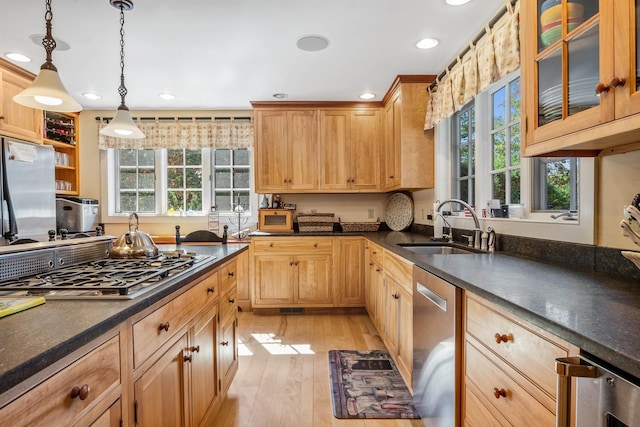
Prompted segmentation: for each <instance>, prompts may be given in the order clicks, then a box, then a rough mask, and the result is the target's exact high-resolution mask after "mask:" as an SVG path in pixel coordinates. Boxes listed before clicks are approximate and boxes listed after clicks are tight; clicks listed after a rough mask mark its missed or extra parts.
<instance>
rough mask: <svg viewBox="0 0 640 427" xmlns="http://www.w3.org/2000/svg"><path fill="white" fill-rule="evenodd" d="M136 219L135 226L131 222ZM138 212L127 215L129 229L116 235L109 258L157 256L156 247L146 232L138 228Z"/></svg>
mask: <svg viewBox="0 0 640 427" xmlns="http://www.w3.org/2000/svg"><path fill="white" fill-rule="evenodd" d="M133 218H135V219H136V224H135V227H134V226H133V224H132V220H133ZM139 224H140V222H139V220H138V214H137V213H135V212H132V213H131V215H129V231H127V232H126V233H124V234H123V235H121V236H120V237H118V239H117V240H116V242H115V243H114V245H113V247H112V248H111V250H110V251H109V256H110V257H111V258H154V257H157V256H158V247H157V246H156V245H155V243H153V240H152V239H151V237H149V235H148V234H147V233H143V232H142V231H139V230H138V226H139Z"/></svg>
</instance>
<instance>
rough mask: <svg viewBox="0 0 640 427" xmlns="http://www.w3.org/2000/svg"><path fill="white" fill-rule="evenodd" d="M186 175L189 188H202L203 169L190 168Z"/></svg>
mask: <svg viewBox="0 0 640 427" xmlns="http://www.w3.org/2000/svg"><path fill="white" fill-rule="evenodd" d="M185 175H186V178H187V188H202V168H188V169H187V170H186V171H185Z"/></svg>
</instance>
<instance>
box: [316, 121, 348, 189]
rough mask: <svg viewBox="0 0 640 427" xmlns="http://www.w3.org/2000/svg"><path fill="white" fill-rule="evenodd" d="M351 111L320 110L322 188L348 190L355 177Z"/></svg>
mask: <svg viewBox="0 0 640 427" xmlns="http://www.w3.org/2000/svg"><path fill="white" fill-rule="evenodd" d="M349 116H350V113H349V111H321V112H320V189H321V190H334V191H335V190H348V189H349V188H350V187H351V180H352V179H354V177H353V175H352V174H351V171H350V165H351V158H350V145H349V137H350V134H351V129H350V125H349Z"/></svg>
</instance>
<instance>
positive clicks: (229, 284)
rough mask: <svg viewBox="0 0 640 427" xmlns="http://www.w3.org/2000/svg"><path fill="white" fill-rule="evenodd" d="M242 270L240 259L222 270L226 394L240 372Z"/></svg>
mask: <svg viewBox="0 0 640 427" xmlns="http://www.w3.org/2000/svg"><path fill="white" fill-rule="evenodd" d="M242 268H243V263H242V260H241V259H238V257H236V258H234V259H232V260H231V261H229V262H227V263H226V264H225V265H223V266H222V267H221V268H220V282H221V296H220V376H221V379H222V390H223V391H224V392H225V393H226V391H227V390H228V389H229V386H230V385H231V380H232V379H233V377H234V376H235V374H236V372H237V371H238V337H237V331H238V316H237V313H238V282H239V280H240V278H241V276H242V273H241V271H242Z"/></svg>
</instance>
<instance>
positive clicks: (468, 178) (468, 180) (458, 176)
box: [452, 101, 476, 209]
mask: <svg viewBox="0 0 640 427" xmlns="http://www.w3.org/2000/svg"><path fill="white" fill-rule="evenodd" d="M475 142H476V114H475V103H474V102H473V101H471V102H470V103H468V104H467V105H465V106H464V107H462V109H461V110H460V111H458V112H457V113H455V114H454V116H453V146H454V155H453V158H454V161H455V175H454V176H455V182H454V184H453V188H454V194H455V195H456V197H457V198H459V199H462V200H464V201H465V202H467V203H469V204H470V205H473V204H474V203H475V202H474V199H475V197H474V191H475V177H476V175H475V169H476V156H475V152H476V149H475ZM452 208H453V209H460V208H461V207H459V206H457V205H456V206H455V207H454V206H452Z"/></svg>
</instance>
